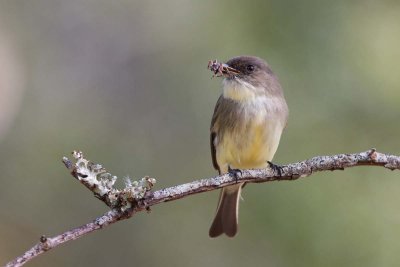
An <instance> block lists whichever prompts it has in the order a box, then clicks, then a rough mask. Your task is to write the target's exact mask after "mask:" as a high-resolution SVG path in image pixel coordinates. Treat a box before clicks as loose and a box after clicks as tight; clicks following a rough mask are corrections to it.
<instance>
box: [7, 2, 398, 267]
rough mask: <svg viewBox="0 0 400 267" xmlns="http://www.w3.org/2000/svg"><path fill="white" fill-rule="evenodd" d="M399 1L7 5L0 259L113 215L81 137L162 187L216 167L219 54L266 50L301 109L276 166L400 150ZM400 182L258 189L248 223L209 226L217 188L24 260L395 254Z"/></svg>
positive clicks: (175, 261)
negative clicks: (213, 67)
mask: <svg viewBox="0 0 400 267" xmlns="http://www.w3.org/2000/svg"><path fill="white" fill-rule="evenodd" d="M399 12H400V3H399V2H398V1H372V0H370V1H345V0H339V1H320V0H308V1H281V0H275V1H243V2H241V1H235V2H233V1H196V2H195V1H178V0H176V1H152V0H151V1H128V0H116V1H106V0H101V1H93V0H84V1H61V0H55V1H50V0H38V1H2V2H1V3H0V170H1V171H0V181H1V186H0V218H1V219H0V237H1V238H0V259H1V261H0V264H4V263H5V262H7V261H9V260H11V259H12V258H14V257H16V256H18V255H20V254H21V253H22V252H24V251H25V250H26V249H28V248H30V247H31V246H32V245H33V244H34V243H36V242H37V241H38V239H39V237H40V235H42V234H45V235H48V236H52V235H55V234H59V233H61V232H63V231H65V230H68V229H71V228H73V227H76V226H80V225H82V224H84V223H86V222H89V221H90V220H92V219H94V218H96V217H98V216H100V215H101V214H103V213H104V212H106V211H107V207H105V205H104V204H103V203H102V202H100V201H98V200H97V199H95V198H94V197H93V196H92V194H91V193H90V192H88V190H87V189H86V188H84V187H83V186H82V185H80V184H79V183H78V182H77V181H75V180H74V179H73V178H72V177H71V176H70V175H69V173H68V171H67V170H66V169H65V167H64V166H63V165H62V163H61V158H62V157H63V156H69V155H70V152H71V151H72V150H74V149H79V150H82V151H84V153H85V155H86V157H87V158H88V159H90V160H92V161H94V162H98V163H101V164H103V165H104V166H105V167H106V168H107V169H108V170H109V171H110V172H111V173H113V174H115V175H117V176H119V177H120V178H121V179H120V181H119V183H120V186H122V184H123V179H122V177H124V176H127V175H129V176H130V177H132V178H134V179H137V178H140V177H143V176H144V175H150V176H152V177H156V178H157V184H156V188H157V189H160V188H163V187H167V186H172V185H176V184H180V183H184V182H189V181H192V180H194V179H199V178H206V177H210V176H214V175H216V172H215V171H214V170H213V168H212V164H211V156H210V151H209V124H210V120H211V115H212V112H213V108H214V104H215V102H216V100H217V98H218V96H219V94H220V92H221V80H219V79H211V73H210V72H209V71H207V69H206V66H207V61H208V60H209V59H215V58H217V59H219V60H227V59H229V58H231V57H233V56H237V55H242V54H249V55H257V56H259V57H262V58H265V59H266V60H267V61H268V62H269V64H270V65H271V66H272V68H273V70H274V72H275V73H276V74H277V75H278V76H279V77H280V81H281V83H282V85H283V88H284V90H285V95H286V99H287V102H288V104H289V107H290V110H291V114H290V117H289V124H288V127H287V128H286V131H285V133H284V135H283V137H282V139H281V144H280V147H279V149H278V152H277V154H276V156H275V159H274V162H275V163H278V164H285V163H290V162H295V161H299V160H303V159H307V158H309V157H312V156H315V155H325V154H328V155H329V154H336V153H351V152H359V151H364V150H367V149H369V148H371V147H376V148H377V149H378V150H379V151H383V152H388V153H394V154H400V143H399V142H398V136H399V133H400V124H399V121H398V119H399V116H400V109H399V99H400V90H399V87H400V75H399V70H400V50H399V47H400V31H399V25H400V16H399V15H398V14H399ZM399 193H400V177H399V173H398V172H390V171H387V170H385V169H382V168H372V167H364V168H361V167H360V168H354V169H348V170H346V171H344V172H323V173H317V174H315V175H313V176H312V177H310V178H306V179H301V180H298V181H293V182H279V183H278V182H274V183H266V184H257V185H248V186H247V187H246V188H245V190H244V193H243V197H244V201H242V202H241V212H240V232H239V235H238V236H237V237H236V238H234V239H228V238H225V237H222V238H218V239H210V238H209V237H208V228H209V226H210V223H211V220H212V217H213V215H214V212H215V208H216V204H217V200H218V192H217V191H215V192H210V193H205V194H200V195H195V196H191V197H189V198H186V199H183V200H180V201H174V202H171V203H165V204H162V205H158V206H155V207H153V209H152V213H150V214H146V213H141V214H138V215H136V216H135V217H134V218H132V219H130V220H126V221H123V222H120V223H117V224H115V225H113V226H111V227H107V228H106V229H104V230H102V231H99V232H96V233H92V234H90V235H87V236H85V237H83V238H81V239H79V240H77V241H73V242H69V243H67V244H66V245H63V246H61V247H58V248H57V249H54V250H52V251H50V252H48V253H46V254H45V255H42V256H40V257H38V258H36V259H35V260H33V261H32V262H30V263H29V264H28V266H127V265H131V266H161V265H162V266H396V265H397V264H398V262H399V261H400V253H398V251H399V249H400V227H399V226H400V213H399V202H400V194H399Z"/></svg>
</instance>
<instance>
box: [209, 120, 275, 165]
mask: <svg viewBox="0 0 400 267" xmlns="http://www.w3.org/2000/svg"><path fill="white" fill-rule="evenodd" d="M277 128H278V127H275V126H274V125H265V124H254V125H251V126H250V127H248V128H247V129H246V130H245V131H243V132H236V133H226V134H225V135H224V136H223V138H222V140H221V143H219V144H218V145H217V147H216V150H217V151H216V152H217V162H218V165H219V166H220V167H222V168H221V169H222V171H223V172H224V171H225V170H227V168H228V166H230V167H231V168H234V169H256V168H265V167H267V166H268V162H267V161H270V160H272V158H273V156H274V154H275V151H276V149H277V147H278V144H279V139H280V134H281V129H277Z"/></svg>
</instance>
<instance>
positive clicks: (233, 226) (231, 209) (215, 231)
mask: <svg viewBox="0 0 400 267" xmlns="http://www.w3.org/2000/svg"><path fill="white" fill-rule="evenodd" d="M242 186H243V183H240V184H237V185H232V186H228V187H225V188H223V189H222V191H221V194H220V197H219V203H218V207H217V214H216V215H215V218H214V221H213V223H212V225H211V227H210V231H209V233H208V234H209V236H210V237H217V236H219V235H221V234H223V233H225V234H226V235H227V236H229V237H234V236H235V235H236V233H237V231H238V215H239V197H240V191H241V189H242Z"/></svg>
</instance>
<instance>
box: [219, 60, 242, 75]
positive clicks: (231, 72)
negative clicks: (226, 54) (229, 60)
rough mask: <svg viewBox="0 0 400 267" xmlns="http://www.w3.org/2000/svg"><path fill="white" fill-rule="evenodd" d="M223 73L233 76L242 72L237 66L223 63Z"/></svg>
mask: <svg viewBox="0 0 400 267" xmlns="http://www.w3.org/2000/svg"><path fill="white" fill-rule="evenodd" d="M222 73H223V74H224V76H232V75H236V74H240V71H238V70H237V69H235V68H232V67H230V66H229V65H228V64H225V63H223V64H222Z"/></svg>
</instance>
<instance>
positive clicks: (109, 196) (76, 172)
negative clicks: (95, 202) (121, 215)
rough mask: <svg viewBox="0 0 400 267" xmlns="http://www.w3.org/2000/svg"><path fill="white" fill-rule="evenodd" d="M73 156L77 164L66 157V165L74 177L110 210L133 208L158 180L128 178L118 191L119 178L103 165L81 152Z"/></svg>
mask: <svg viewBox="0 0 400 267" xmlns="http://www.w3.org/2000/svg"><path fill="white" fill-rule="evenodd" d="M72 155H73V157H74V159H75V160H76V162H72V161H71V160H69V159H68V158H67V157H64V158H63V163H64V165H65V166H66V167H67V168H68V169H69V171H70V172H71V174H72V176H74V177H75V178H76V179H77V180H78V181H80V182H81V183H82V184H84V185H85V186H86V187H87V188H88V189H89V190H90V191H92V192H93V193H94V195H95V196H96V197H97V198H99V199H101V200H102V201H103V202H104V203H106V204H107V206H109V207H110V208H113V209H120V210H121V211H124V210H127V209H129V208H131V207H132V206H133V205H135V204H136V203H137V201H139V200H140V199H143V197H144V196H145V194H146V192H148V191H150V190H151V188H152V187H153V185H154V184H155V183H156V179H154V178H151V177H148V176H145V177H143V178H141V179H140V180H139V181H131V180H130V179H129V178H126V181H125V188H123V189H117V188H115V187H114V185H115V182H116V181H117V176H115V175H112V174H111V173H109V172H107V170H106V169H105V168H104V167H103V166H102V165H100V164H96V163H93V162H91V161H89V160H87V159H85V158H84V156H83V153H82V152H81V151H73V152H72Z"/></svg>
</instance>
